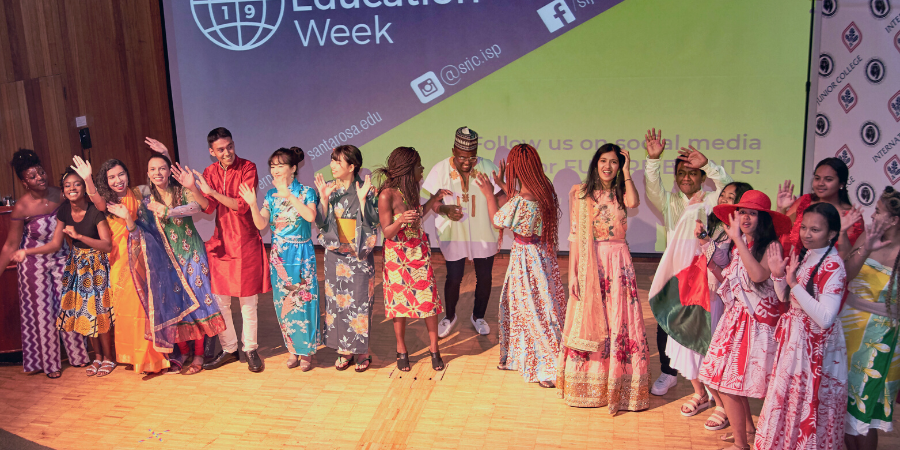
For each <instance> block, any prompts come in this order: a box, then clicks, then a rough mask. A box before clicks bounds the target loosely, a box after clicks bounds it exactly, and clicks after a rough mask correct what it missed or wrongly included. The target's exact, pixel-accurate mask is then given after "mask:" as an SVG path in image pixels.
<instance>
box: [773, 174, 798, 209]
mask: <svg viewBox="0 0 900 450" xmlns="http://www.w3.org/2000/svg"><path fill="white" fill-rule="evenodd" d="M795 201H797V196H796V195H794V184H793V183H791V180H784V184H781V185H779V186H778V195H777V196H776V197H775V207H776V208H778V210H779V211H781V212H785V211H787V210H788V209H790V207H791V205H793V204H794V202H795Z"/></svg>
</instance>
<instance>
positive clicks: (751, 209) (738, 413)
mask: <svg viewBox="0 0 900 450" xmlns="http://www.w3.org/2000/svg"><path fill="white" fill-rule="evenodd" d="M771 205H772V202H771V200H769V197H768V196H766V194H763V193H762V192H759V191H754V190H751V191H747V192H745V193H744V195H743V196H742V197H741V201H740V202H739V203H737V204H734V205H729V204H724V205H718V206H716V207H715V208H713V213H715V214H716V217H718V218H719V220H721V221H722V222H723V223H724V224H725V232H726V233H727V234H728V238H729V239H731V242H732V244H733V250H732V257H731V263H730V264H728V266H727V267H725V269H724V270H722V277H723V281H722V283H721V285H720V286H719V297H720V298H721V299H722V302H724V303H725V314H724V315H723V316H722V318H721V319H719V325H718V327H716V330H715V332H714V333H713V336H712V340H711V341H710V344H709V350H708V351H707V353H706V356H705V357H704V358H703V363H702V364H701V365H700V376H699V379H700V381H701V382H702V383H703V384H705V385H706V386H707V387H708V388H709V389H713V390H716V391H718V392H719V394H720V397H721V398H722V402H723V403H724V406H725V412H726V414H727V415H728V420H729V422H731V426H732V427H733V430H734V432H733V433H730V434H726V435H723V436H722V439H723V440H729V441H730V440H731V439H732V438H733V439H734V446H733V448H739V449H740V448H748V445H747V442H748V435H752V434H753V433H755V428H754V425H753V416H752V414H751V412H750V403H749V401H748V400H747V398H748V397H754V398H763V397H765V395H766V387H767V386H768V380H769V376H770V374H771V369H772V361H773V358H774V355H775V351H776V348H777V344H776V342H775V326H776V325H777V323H778V318H779V317H780V316H781V313H782V312H783V309H784V308H783V307H782V305H781V303H780V302H779V301H778V296H777V295H776V294H775V289H774V287H773V284H772V280H771V279H770V278H769V277H770V275H771V272H770V270H769V263H768V258H766V257H765V256H766V252H767V251H770V250H771V251H772V252H777V254H778V255H779V256H780V255H781V253H780V252H781V244H780V243H779V242H778V236H781V235H784V234H786V233H788V232H789V231H790V228H791V223H790V219H789V218H788V217H787V216H785V215H784V214H780V213H777V212H774V211H770V208H771Z"/></svg>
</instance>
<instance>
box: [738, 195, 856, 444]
mask: <svg viewBox="0 0 900 450" xmlns="http://www.w3.org/2000/svg"><path fill="white" fill-rule="evenodd" d="M840 232H841V216H840V214H839V213H838V210H837V209H836V208H835V207H834V206H832V205H831V204H829V203H824V202H823V203H817V204H815V205H812V206H811V207H809V209H807V210H806V212H805V214H804V215H803V222H802V223H801V225H800V244H801V245H802V247H801V248H800V249H799V254H798V253H794V254H792V255H791V257H790V262H788V259H786V258H784V259H783V258H782V257H781V256H780V255H778V254H776V253H775V252H772V253H770V254H769V255H768V259H769V267H770V268H771V269H772V279H773V280H774V281H775V291H776V292H777V293H778V297H779V298H780V299H781V300H782V301H783V302H787V301H790V305H791V309H790V310H789V311H788V312H786V313H784V314H783V315H782V316H781V319H780V320H779V321H778V328H777V330H776V332H775V340H776V341H778V352H777V353H776V354H775V362H774V364H773V366H774V367H773V369H772V378H771V381H770V384H769V391H768V392H767V393H766V401H765V404H764V405H763V410H762V412H761V413H760V415H759V429H758V431H757V433H756V442H755V443H754V447H755V448H756V449H758V450H762V449H766V450H768V449H790V450H794V449H809V450H813V449H822V450H824V449H833V448H842V442H843V437H844V416H845V414H846V412H847V348H846V346H845V344H844V330H843V328H841V324H840V322H839V321H838V320H837V314H838V312H839V311H840V309H841V300H842V299H843V298H844V292H845V291H846V279H847V273H846V271H845V270H844V261H843V259H841V257H840V255H839V254H838V252H837V249H836V248H835V244H836V243H837V240H838V235H839V233H840ZM785 268H786V270H785ZM788 286H790V292H788Z"/></svg>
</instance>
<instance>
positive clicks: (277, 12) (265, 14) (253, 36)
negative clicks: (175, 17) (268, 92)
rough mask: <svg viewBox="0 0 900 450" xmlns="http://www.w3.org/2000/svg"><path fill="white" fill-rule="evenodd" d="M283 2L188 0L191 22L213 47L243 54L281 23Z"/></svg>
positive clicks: (262, 41)
mask: <svg viewBox="0 0 900 450" xmlns="http://www.w3.org/2000/svg"><path fill="white" fill-rule="evenodd" d="M284 1H285V0H274V1H272V0H241V1H240V2H238V1H234V2H231V1H229V2H226V1H217V0H191V11H192V12H193V14H194V22H195V23H196V24H197V26H198V27H200V31H202V32H203V34H204V35H206V38H207V39H209V40H210V41H212V42H213V43H214V44H216V45H218V46H219V47H222V48H224V49H228V50H234V51H244V50H252V49H254V48H256V47H259V46H260V45H262V44H263V43H264V42H266V41H267V40H269V38H271V37H272V35H274V34H275V30H277V29H278V25H280V24H281V18H282V16H283V15H284Z"/></svg>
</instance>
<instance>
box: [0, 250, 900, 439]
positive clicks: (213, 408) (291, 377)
mask: <svg viewBox="0 0 900 450" xmlns="http://www.w3.org/2000/svg"><path fill="white" fill-rule="evenodd" d="M320 255H321V254H320ZM320 261H321V259H320ZM376 261H377V268H376V270H377V272H376V273H378V274H379V276H380V274H381V265H380V257H379V258H377V260H376ZM434 262H435V271H436V273H437V277H438V285H439V286H440V288H441V291H443V283H444V278H445V274H446V270H445V268H444V264H443V258H442V257H441V256H440V255H435V258H434ZM507 263H508V259H507V256H505V255H500V256H498V257H497V260H496V261H495V264H494V278H493V290H492V293H491V303H490V306H489V309H488V315H487V320H488V323H489V324H490V325H491V335H489V336H478V335H476V334H475V331H474V329H473V327H472V325H471V324H470V323H469V321H468V320H466V318H467V317H468V314H469V313H470V311H471V309H472V295H473V290H474V283H475V278H474V268H473V267H472V265H471V263H470V264H469V265H468V266H467V268H466V270H467V271H466V276H465V279H464V280H463V288H462V298H461V300H460V306H459V312H460V315H461V320H460V321H459V323H458V325H457V328H456V330H455V332H454V333H453V334H452V335H450V336H449V337H448V338H447V339H444V340H443V341H442V342H441V353H442V354H443V357H444V361H445V362H446V364H447V369H446V370H445V371H444V372H443V373H436V372H434V371H432V370H431V364H430V360H429V358H428V355H427V348H428V347H427V342H428V336H427V334H426V332H425V324H424V322H423V321H422V320H415V321H412V320H411V321H410V324H409V328H408V330H407V335H406V339H407V346H408V348H409V349H410V354H411V359H412V360H413V363H414V366H413V369H412V371H411V372H409V373H401V372H399V371H397V370H396V364H395V358H394V355H395V340H394V333H393V328H392V326H391V322H390V321H388V320H385V318H384V304H383V298H382V294H381V287H380V285H379V286H377V287H376V299H375V316H374V320H373V330H372V336H373V338H372V343H373V344H372V347H373V357H374V364H373V366H372V368H370V369H369V371H367V372H365V373H361V374H360V373H355V372H354V371H353V370H347V371H344V372H338V371H336V370H335V369H334V368H333V367H332V365H333V363H334V360H335V359H336V354H335V352H334V351H333V350H331V349H327V348H322V349H320V351H319V353H318V354H317V355H316V357H315V358H314V360H313V361H314V364H315V368H314V369H313V370H312V371H309V372H306V373H303V372H300V370H299V369H293V370H288V369H287V368H286V367H285V366H284V364H283V362H284V360H285V359H286V357H287V356H286V351H285V348H284V342H283V340H282V337H281V333H280V332H279V329H278V324H277V321H276V319H275V312H274V308H273V305H272V301H271V295H270V294H267V295H263V296H261V297H260V301H259V318H260V319H259V342H260V350H259V351H260V355H261V356H262V357H263V358H264V359H265V363H266V369H265V371H264V372H262V373H259V374H254V373H250V372H249V371H248V370H247V367H246V365H245V364H243V363H240V364H237V363H235V364H231V365H227V366H225V367H223V368H220V369H218V370H215V371H204V372H202V373H200V374H197V375H194V376H181V375H166V376H159V377H155V378H151V379H144V378H143V377H141V376H140V375H138V374H135V373H134V372H131V371H129V370H126V369H125V367H124V366H119V367H118V368H117V369H116V370H115V371H114V372H113V373H112V374H111V375H110V376H108V377H105V378H86V377H85V376H84V372H83V369H76V368H71V367H69V366H68V365H65V364H64V372H63V376H62V378H60V379H58V380H50V379H47V377H45V376H44V375H43V374H42V373H38V374H24V373H22V372H21V370H22V368H21V366H5V367H0V448H17V449H22V448H32V447H33V448H46V447H51V448H58V449H69V448H71V449H152V448H198V449H199V448H203V449H231V448H234V449H269V448H372V449H375V448H396V449H401V448H422V449H427V448H472V449H476V448H489V449H506V448H510V449H512V448H523V449H524V448H529V449H531V448H540V449H543V448H591V449H596V448H610V449H611V448H628V449H663V448H665V449H667V450H679V449H716V448H719V447H722V446H723V445H721V444H722V443H721V442H720V441H719V440H718V439H717V436H718V434H720V433H722V432H711V431H706V430H705V429H704V428H703V423H704V421H705V419H706V417H707V416H708V415H709V412H704V413H700V414H698V415H697V416H695V417H691V418H685V417H682V416H681V413H680V405H681V403H682V402H683V401H684V400H685V399H686V398H687V397H688V396H689V395H690V394H691V392H692V389H691V387H690V383H689V382H687V381H686V380H684V379H679V382H678V385H677V386H676V387H674V388H672V389H671V390H670V391H669V393H668V394H667V395H665V396H663V397H655V396H651V398H650V408H649V410H646V411H642V412H637V413H635V412H620V413H619V414H618V415H617V416H615V417H612V416H610V415H609V414H608V413H607V410H606V408H596V409H579V408H571V407H568V406H566V405H565V404H564V403H563V402H562V401H561V400H559V399H558V398H557V397H556V392H555V391H554V390H550V389H542V388H540V387H538V386H537V384H529V383H525V382H524V381H523V379H522V377H521V376H520V375H519V374H518V373H517V372H507V371H499V370H497V369H496V365H497V362H498V359H499V355H500V349H499V347H498V338H497V314H498V307H497V299H498V298H499V296H500V289H501V286H502V283H503V277H504V274H505V272H506V266H507ZM560 263H561V266H562V267H561V269H562V271H563V279H565V278H566V274H565V272H566V269H567V264H568V262H567V260H566V259H565V258H562V259H560ZM635 268H636V270H637V274H638V288H639V290H640V294H641V301H642V303H643V305H644V326H645V327H646V330H647V338H648V342H649V344H650V351H651V357H650V359H651V361H650V368H651V382H652V381H653V380H655V379H656V377H657V376H658V375H659V364H658V356H657V355H658V353H657V348H656V339H655V337H656V331H655V330H656V322H655V320H654V319H653V316H652V314H651V313H650V309H649V306H648V305H647V290H648V289H649V288H650V280H651V277H652V276H653V273H654V270H655V269H656V262H655V261H650V260H639V261H636V262H635ZM321 273H322V270H321V267H320V268H319V274H320V277H321ZM320 281H321V278H320ZM320 292H323V291H322V290H321V289H320ZM441 293H443V292H441ZM234 303H235V309H236V312H235V322H236V323H237V324H240V323H241V322H240V312H239V307H238V305H237V302H234ZM322 304H323V306H324V302H322ZM238 326H240V325H238ZM751 405H752V407H753V408H754V413H755V414H758V413H759V409H760V407H761V402H760V401H751ZM895 422H897V421H895ZM897 425H900V424H895V428H897ZM725 431H728V430H725ZM880 440H881V442H880V444H881V445H880V448H883V449H888V448H900V433H898V432H897V431H894V432H893V433H891V434H889V435H887V436H885V435H882V438H881V439H880ZM28 441H31V442H30V443H29V442H28ZM34 444H39V445H34ZM42 446H46V447H42Z"/></svg>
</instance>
